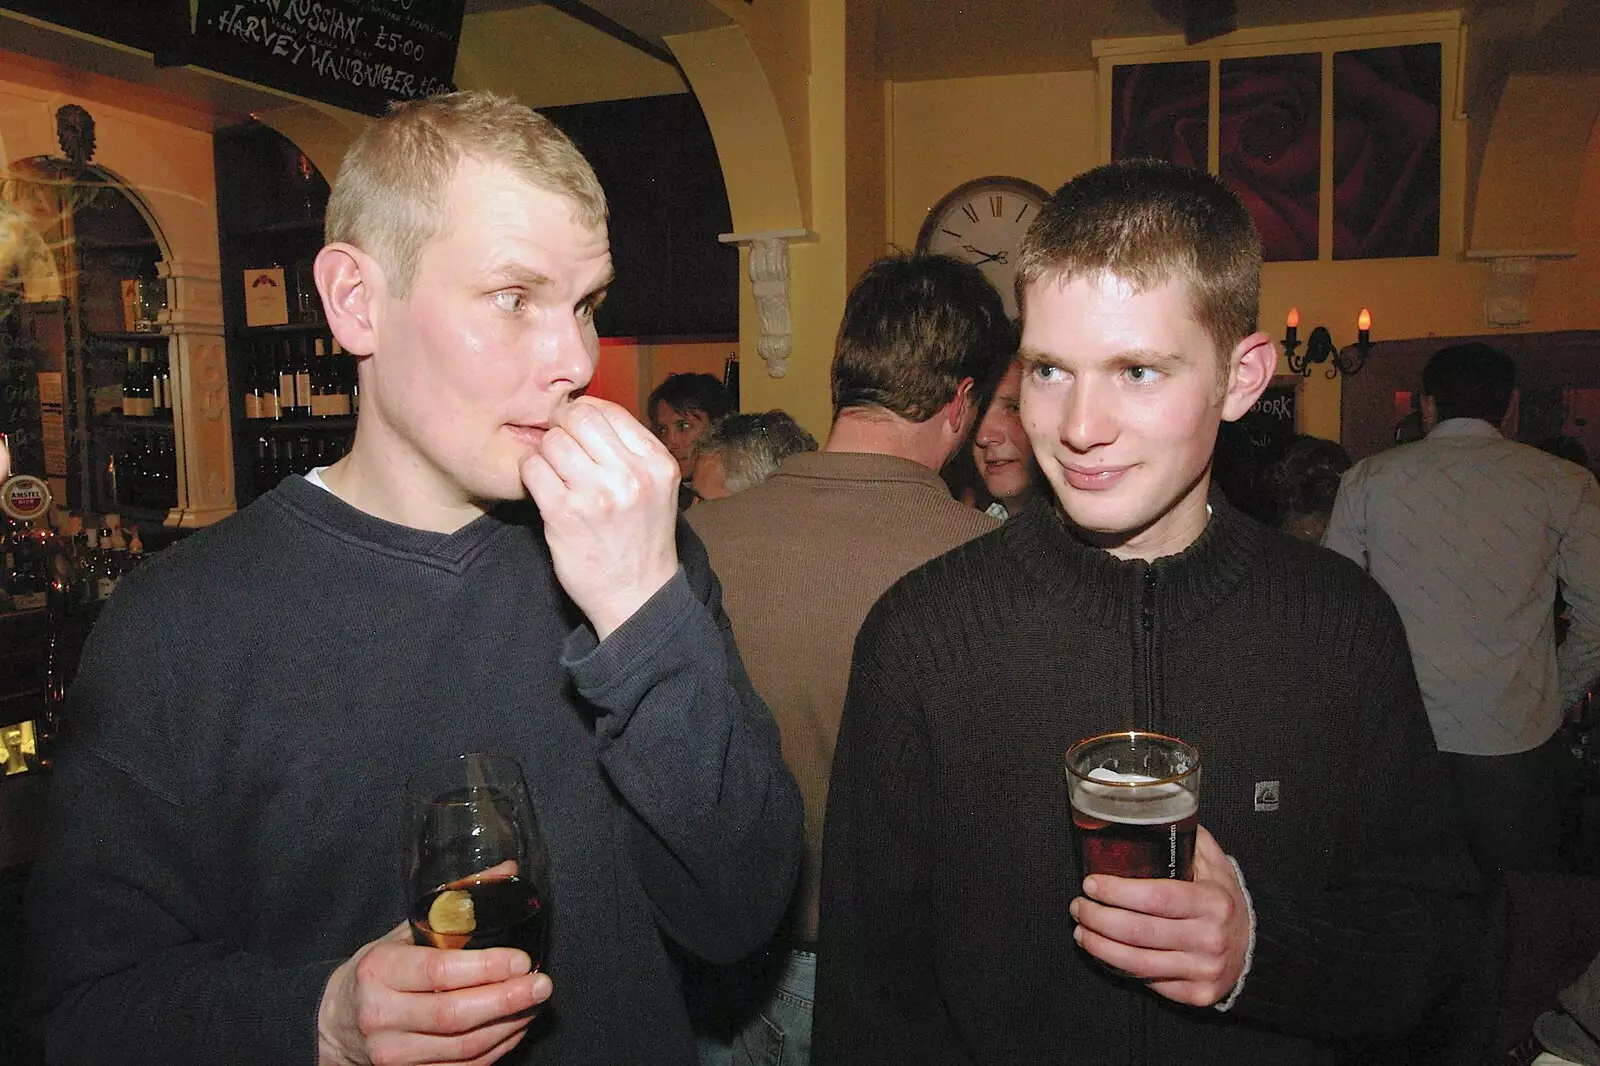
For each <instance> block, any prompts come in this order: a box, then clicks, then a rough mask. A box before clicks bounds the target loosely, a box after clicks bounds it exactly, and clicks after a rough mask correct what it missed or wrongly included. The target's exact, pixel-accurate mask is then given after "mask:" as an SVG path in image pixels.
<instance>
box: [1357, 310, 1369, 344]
mask: <svg viewBox="0 0 1600 1066" xmlns="http://www.w3.org/2000/svg"><path fill="white" fill-rule="evenodd" d="M1356 330H1357V334H1356V343H1357V344H1370V343H1372V333H1371V330H1372V312H1371V311H1368V310H1367V309H1366V308H1365V307H1363V308H1362V309H1361V313H1360V314H1359V315H1357V316H1356Z"/></svg>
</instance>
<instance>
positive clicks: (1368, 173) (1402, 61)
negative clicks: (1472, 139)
mask: <svg viewBox="0 0 1600 1066" xmlns="http://www.w3.org/2000/svg"><path fill="white" fill-rule="evenodd" d="M1440 64H1441V53H1440V47H1439V45H1437V44H1413V45H1403V46H1400V47H1395V48H1368V49H1362V50H1360V51H1354V52H1335V53H1334V56H1333V180H1334V193H1333V257H1334V258H1335V259H1389V258H1395V257H1398V256H1413V255H1438V254H1439V101H1440V95H1441V91H1442V89H1441V80H1440Z"/></svg>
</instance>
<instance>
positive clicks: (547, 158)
mask: <svg viewBox="0 0 1600 1066" xmlns="http://www.w3.org/2000/svg"><path fill="white" fill-rule="evenodd" d="M469 157H470V158H472V159H475V160H477V161H479V162H482V163H486V164H489V165H493V166H503V167H506V168H507V169H509V170H510V171H511V172H512V173H514V174H516V175H517V176H518V177H519V178H521V179H522V180H523V181H526V182H527V183H528V184H529V185H532V186H533V187H534V188H536V189H543V190H544V191H546V192H550V193H555V194H557V195H559V196H564V197H566V198H567V199H568V200H570V201H571V202H572V205H573V212H574V217H575V218H576V219H577V220H578V221H580V222H581V223H582V224H583V225H584V226H585V227H587V228H589V229H591V230H602V229H604V228H605V224H606V194H605V192H604V190H602V189H601V188H600V181H599V179H597V178H596V177H595V175H594V169H593V168H592V167H590V166H589V162H588V160H586V159H584V158H583V153H581V152H579V151H578V149H577V147H576V146H575V145H574V144H573V143H572V141H571V140H569V139H568V137H567V135H566V134H564V133H562V132H561V131H560V130H559V129H557V128H556V126H555V124H554V123H552V122H551V121H550V120H549V119H547V118H545V117H544V116H543V115H541V114H539V113H538V112H537V111H534V110H533V109H532V108H529V107H525V106H523V105H522V104H519V103H517V102H516V101H515V100H513V99H511V98H510V97H507V96H500V95H498V94H496V93H490V92H482V91H479V90H468V91H463V92H454V93H445V94H443V95H440V96H430V97H428V98H427V99H425V100H413V101H410V102H407V103H403V104H397V105H395V106H394V107H393V108H392V109H391V110H390V112H389V113H388V114H387V115H385V116H384V117H383V118H380V119H378V120H377V121H375V122H373V123H372V124H371V125H369V126H368V127H367V128H366V129H365V130H363V131H362V132H361V133H360V135H359V136H357V137H356V139H355V141H354V143H352V144H351V145H350V150H349V151H347V152H346V153H345V156H344V162H343V163H341V164H340V165H339V175H338V177H337V178H335V179H334V183H333V193H332V195H330V196H329V198H328V215H327V221H326V224H325V226H324V229H323V235H324V238H325V239H326V240H327V241H328V242H329V243H332V242H334V241H341V242H344V243H346V244H352V245H355V246H356V247H357V248H360V249H361V250H362V251H363V252H366V253H367V254H368V255H370V256H372V257H373V258H374V259H376V260H377V261H378V265H379V266H380V267H382V268H383V272H384V275H385V277H386V279H387V281H388V284H389V289H390V291H391V292H392V293H393V294H394V295H395V296H397V297H399V298H401V299H404V298H405V297H406V296H408V295H409V294H410V292H411V286H412V284H413V283H414V282H415V281H416V276H417V263H418V260H420V259H421V257H422V250H423V249H424V248H425V247H427V245H428V243H429V242H430V241H433V240H434V239H436V238H437V237H438V236H439V235H440V234H441V232H442V231H443V228H444V204H445V197H446V195H447V191H448V189H449V186H450V181H451V179H452V178H453V177H454V176H455V172H456V168H457V167H458V166H460V164H461V161H462V159H464V158H469Z"/></svg>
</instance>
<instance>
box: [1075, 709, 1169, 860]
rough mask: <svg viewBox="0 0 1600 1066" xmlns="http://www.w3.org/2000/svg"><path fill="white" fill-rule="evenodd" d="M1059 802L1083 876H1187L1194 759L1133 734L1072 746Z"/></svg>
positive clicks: (1156, 737) (1164, 741) (1157, 737)
mask: <svg viewBox="0 0 1600 1066" xmlns="http://www.w3.org/2000/svg"><path fill="white" fill-rule="evenodd" d="M1067 798H1068V800H1069V801H1070V802H1071V804H1072V823H1073V825H1074V826H1075V827H1076V829H1077V832H1078V841H1079V844H1080V847H1081V848H1082V854H1083V870H1084V873H1085V874H1094V873H1103V874H1114V875H1116V876H1117V877H1163V878H1169V879H1176V880H1181V881H1188V880H1190V879H1191V878H1192V877H1193V862H1194V836H1195V826H1196V825H1197V824H1198V821H1199V813H1200V753H1199V752H1198V751H1196V750H1195V749H1194V747H1193V746H1191V745H1189V744H1186V743H1184V742H1183V741H1181V740H1176V739H1174V738H1172V737H1167V736H1162V735H1161V734H1159V733H1144V732H1138V731H1131V732H1124V733H1107V734H1105V735H1103V736H1098V737H1090V738H1089V739H1087V740H1080V741H1079V742H1078V743H1076V744H1074V745H1073V746H1072V747H1071V749H1070V750H1068V752H1067Z"/></svg>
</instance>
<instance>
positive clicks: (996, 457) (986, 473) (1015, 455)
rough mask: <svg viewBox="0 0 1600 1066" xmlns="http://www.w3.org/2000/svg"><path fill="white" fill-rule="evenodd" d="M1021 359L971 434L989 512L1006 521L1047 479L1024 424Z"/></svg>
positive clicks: (1022, 506) (1010, 368) (1037, 492)
mask: <svg viewBox="0 0 1600 1066" xmlns="http://www.w3.org/2000/svg"><path fill="white" fill-rule="evenodd" d="M1021 412H1022V362H1021V361H1020V360H1015V359H1014V360H1012V362H1011V366H1010V367H1008V368H1007V369H1006V373H1005V376H1004V377H1002V378H1001V379H1000V384H999V386H998V387H996V388H995V390H994V397H993V398H992V399H991V400H990V401H989V406H988V408H987V409H986V410H985V411H984V412H983V417H982V418H981V419H979V420H978V429H977V432H976V433H974V434H973V436H972V461H973V465H974V466H976V467H977V470H978V476H979V477H980V478H982V479H983V487H984V489H985V490H986V491H987V492H988V494H989V496H991V497H992V498H993V502H992V503H990V504H989V506H988V508H987V509H986V513H988V514H991V515H993V516H994V517H995V518H998V519H1001V520H1002V521H1004V520H1005V519H1007V518H1010V517H1012V516H1013V515H1017V514H1020V513H1021V512H1022V509H1023V508H1024V507H1026V506H1028V504H1029V503H1031V502H1032V501H1033V498H1034V497H1035V496H1037V495H1038V494H1039V489H1040V484H1041V482H1042V481H1043V480H1044V478H1043V476H1042V475H1041V474H1040V473H1039V464H1038V463H1036V462H1035V461H1034V458H1033V445H1032V444H1030V443H1029V442H1028V433H1027V431H1026V430H1025V429H1023V427H1022V413H1021Z"/></svg>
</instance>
